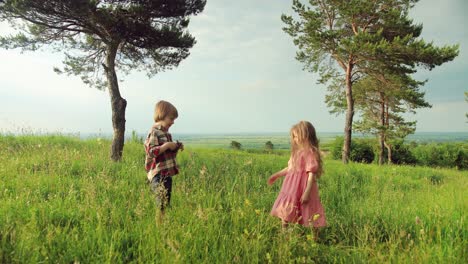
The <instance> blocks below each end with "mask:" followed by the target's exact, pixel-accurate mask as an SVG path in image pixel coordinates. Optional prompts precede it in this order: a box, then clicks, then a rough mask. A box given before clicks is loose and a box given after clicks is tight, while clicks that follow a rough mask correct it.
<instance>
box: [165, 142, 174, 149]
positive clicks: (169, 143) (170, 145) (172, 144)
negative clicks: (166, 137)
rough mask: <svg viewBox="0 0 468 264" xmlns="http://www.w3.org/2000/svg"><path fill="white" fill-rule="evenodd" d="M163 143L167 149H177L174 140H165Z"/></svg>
mask: <svg viewBox="0 0 468 264" xmlns="http://www.w3.org/2000/svg"><path fill="white" fill-rule="evenodd" d="M164 145H166V146H167V148H168V149H170V150H176V149H177V143H175V142H166V143H164Z"/></svg>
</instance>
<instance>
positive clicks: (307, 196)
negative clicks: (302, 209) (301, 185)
mask: <svg viewBox="0 0 468 264" xmlns="http://www.w3.org/2000/svg"><path fill="white" fill-rule="evenodd" d="M308 175H309V176H308V178H307V186H306V189H305V191H304V193H303V194H302V197H301V203H303V204H305V203H307V202H308V201H309V199H310V191H311V190H312V184H313V183H314V180H315V179H314V178H315V175H314V174H313V173H312V172H310V171H309V173H308Z"/></svg>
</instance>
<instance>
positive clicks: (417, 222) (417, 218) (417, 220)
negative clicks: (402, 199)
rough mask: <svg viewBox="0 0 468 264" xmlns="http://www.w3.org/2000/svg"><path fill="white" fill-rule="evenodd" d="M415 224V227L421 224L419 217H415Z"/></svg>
mask: <svg viewBox="0 0 468 264" xmlns="http://www.w3.org/2000/svg"><path fill="white" fill-rule="evenodd" d="M415 222H416V224H417V225H420V224H421V219H419V217H417V216H416V218H415Z"/></svg>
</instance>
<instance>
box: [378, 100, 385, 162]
mask: <svg viewBox="0 0 468 264" xmlns="http://www.w3.org/2000/svg"><path fill="white" fill-rule="evenodd" d="M380 124H381V125H382V127H381V128H380V129H381V130H380V136H379V143H380V150H379V165H382V164H383V156H384V148H385V145H384V142H385V130H384V127H385V101H384V98H383V94H382V93H380Z"/></svg>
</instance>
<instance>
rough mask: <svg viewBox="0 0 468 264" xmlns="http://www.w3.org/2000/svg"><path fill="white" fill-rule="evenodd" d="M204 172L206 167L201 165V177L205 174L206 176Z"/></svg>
mask: <svg viewBox="0 0 468 264" xmlns="http://www.w3.org/2000/svg"><path fill="white" fill-rule="evenodd" d="M206 171H207V169H206V166H205V165H203V167H202V168H201V170H200V175H201V176H203V175H205V174H206Z"/></svg>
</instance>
